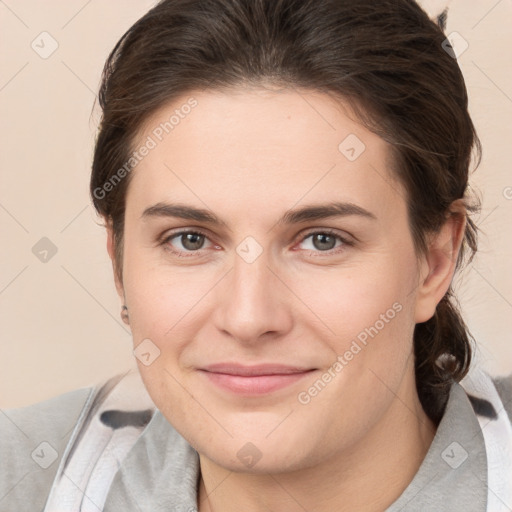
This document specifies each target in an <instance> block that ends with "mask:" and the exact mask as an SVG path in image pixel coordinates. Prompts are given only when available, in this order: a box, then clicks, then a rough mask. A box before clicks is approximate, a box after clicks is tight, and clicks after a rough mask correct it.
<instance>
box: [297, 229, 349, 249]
mask: <svg viewBox="0 0 512 512" xmlns="http://www.w3.org/2000/svg"><path fill="white" fill-rule="evenodd" d="M308 239H309V242H307V243H306V245H307V247H306V248H305V250H307V251H312V252H327V253H331V252H333V253H338V252H340V250H343V249H344V248H345V246H352V245H354V243H353V242H352V241H350V240H347V239H346V238H344V237H342V236H341V235H339V234H338V233H336V232H335V231H331V230H323V231H314V232H312V233H308V234H307V235H306V236H304V237H303V238H302V240H301V243H304V242H306V240H308ZM337 242H339V243H338V245H336V243H337ZM335 249H338V250H335Z"/></svg>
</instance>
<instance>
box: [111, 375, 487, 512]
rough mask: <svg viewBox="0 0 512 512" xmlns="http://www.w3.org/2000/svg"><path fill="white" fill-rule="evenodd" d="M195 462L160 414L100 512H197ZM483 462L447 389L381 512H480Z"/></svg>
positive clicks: (471, 417) (470, 414) (460, 405)
mask: <svg viewBox="0 0 512 512" xmlns="http://www.w3.org/2000/svg"><path fill="white" fill-rule="evenodd" d="M198 479H199V456H198V454H197V452H196V451H195V450H194V449H193V448H192V447H191V446H190V444H189V443H188V442H187V441H186V440H185V439H184V438H183V437H182V436H181V435H180V434H179V433H178V432H177V431H176V430H175V429H174V428H173V427H172V426H171V425H170V423H169V422H168V421H167V420H166V419H165V417H164V416H163V415H162V413H161V412H160V411H159V410H156V412H155V414H154V415H153V417H152V418H151V421H150V422H149V423H148V425H147V426H146V428H145V429H144V431H143V432H142V434H141V435H140V437H139V439H138V440H137V442H136V443H135V445H134V446H133V448H132V450H131V451H130V452H129V453H128V454H127V456H126V457H125V459H124V460H123V461H122V463H121V467H120V469H119V471H118V472H117V473H116V476H115V478H114V481H113V482H112V486H111V488H110V490H109V493H108V496H107V501H106V503H105V508H104V510H105V512H108V511H114V510H123V511H124V512H140V511H141V510H164V509H167V510H176V511H179V512H190V511H196V510H197V508H196V507H197V487H198ZM486 503H487V459H486V453H485V444H484V439H483V435H482V432H481V429H480V426H479V423H478V420H477V418H476V416H475V413H474V411H473V408H472V406H471V403H470V401H469V399H468V397H467V395H466V393H465V391H464V389H463V388H462V386H461V385H460V384H458V383H454V384H452V387H451V389H450V395H449V398H448V402H447V405H446V409H445V412H444V415H443V418H442V419H441V422H440V423H439V426H438V428H437V432H436V434H435V436H434V439H433V441H432V444H431V446H430V448H429V450H428V452H427V455H426V456H425V459H424V460H423V462H422V464H421V466H420V468H419V470H418V472H417V473H416V475H415V476H414V478H413V480H412V481H411V483H410V484H409V485H408V486H407V488H406V489H405V491H404V492H403V493H402V494H401V496H400V497H399V498H398V499H397V500H396V501H395V502H394V503H393V504H392V505H391V506H390V507H389V508H388V509H387V510H386V512H399V511H409V512H410V511H421V512H429V511H432V512H434V511H435V512H438V511H439V510H450V511H458V510H460V511H464V512H485V511H486Z"/></svg>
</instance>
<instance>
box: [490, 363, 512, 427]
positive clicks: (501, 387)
mask: <svg viewBox="0 0 512 512" xmlns="http://www.w3.org/2000/svg"><path fill="white" fill-rule="evenodd" d="M492 381H493V383H494V387H495V388H496V391H497V392H498V395H500V398H501V401H502V402H503V406H504V407H505V410H506V411H507V414H508V417H509V418H510V421H511V422H512V373H510V374H509V375H506V376H503V377H493V379H492Z"/></svg>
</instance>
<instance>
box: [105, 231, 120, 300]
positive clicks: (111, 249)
mask: <svg viewBox="0 0 512 512" xmlns="http://www.w3.org/2000/svg"><path fill="white" fill-rule="evenodd" d="M105 224H106V226H105V227H106V230H107V252H108V255H109V256H110V260H111V261H112V270H113V272H114V281H115V284H116V290H117V293H118V295H119V297H120V299H121V301H122V302H123V304H124V288H123V283H122V282H121V281H120V280H119V277H118V272H117V262H116V250H115V243H114V229H113V227H112V222H111V221H107V222H106V223H105Z"/></svg>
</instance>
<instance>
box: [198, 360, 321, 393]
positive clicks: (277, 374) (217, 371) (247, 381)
mask: <svg viewBox="0 0 512 512" xmlns="http://www.w3.org/2000/svg"><path fill="white" fill-rule="evenodd" d="M199 371H200V373H202V374H203V375H204V376H205V377H206V378H207V379H208V380H209V381H210V382H211V383H213V384H215V385H216V386H217V387H219V388H221V389H223V390H224V391H229V392H232V393H236V394H242V395H246V396H250V395H262V394H267V393H271V392H273V391H277V390H278V389H282V388H284V387H287V386H289V385H291V384H294V383H296V382H298V381H299V380H301V379H303V378H305V377H306V376H308V375H310V373H311V372H313V371H315V369H314V368H306V367H299V366H289V365H281V364H260V365H254V366H245V365H241V364H238V363H218V364H213V365H209V366H206V367H204V368H201V369H200V370H199Z"/></svg>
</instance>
